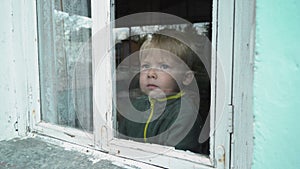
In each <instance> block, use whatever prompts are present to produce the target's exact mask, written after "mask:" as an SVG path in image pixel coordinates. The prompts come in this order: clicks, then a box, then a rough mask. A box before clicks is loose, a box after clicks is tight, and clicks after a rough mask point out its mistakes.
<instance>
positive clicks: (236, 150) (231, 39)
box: [20, 0, 255, 168]
mask: <svg viewBox="0 0 300 169" xmlns="http://www.w3.org/2000/svg"><path fill="white" fill-rule="evenodd" d="M213 2H214V3H213V10H214V13H213V32H215V33H214V34H213V36H212V45H213V46H215V47H216V49H215V50H213V52H212V55H213V57H212V58H213V60H212V63H213V66H212V67H213V68H212V77H211V79H215V81H212V85H213V86H216V89H215V90H212V91H211V92H212V93H211V95H212V104H214V105H215V107H213V108H212V112H217V111H218V110H220V109H222V108H221V107H220V105H218V98H220V97H219V94H220V93H222V92H220V91H224V86H221V85H220V81H219V78H218V77H219V75H220V73H221V72H223V71H221V70H220V69H219V68H220V64H221V63H222V65H223V68H224V72H225V76H226V77H227V79H231V80H230V81H226V83H227V84H228V86H227V87H226V88H225V91H226V92H225V95H226V96H227V98H228V99H227V100H226V104H225V105H226V106H225V108H226V109H225V111H224V113H222V116H218V114H217V115H216V116H213V117H212V118H211V121H212V122H216V121H217V122H220V123H218V125H219V126H220V127H218V126H216V127H217V130H216V131H215V132H214V139H211V143H210V146H211V147H212V148H211V155H210V158H206V157H201V156H199V155H194V154H188V153H185V152H181V151H170V153H168V154H165V155H157V156H155V157H153V158H149V159H142V160H140V161H142V162H146V163H150V164H155V165H158V166H164V167H169V168H173V167H174V166H175V167H177V168H178V167H180V166H182V167H184V168H188V167H189V166H193V167H199V168H232V167H240V168H249V167H250V166H251V162H252V136H253V135H252V125H251V122H252V111H251V106H252V104H251V103H252V101H244V100H240V98H241V97H242V96H243V97H251V96H252V93H251V87H253V86H252V85H251V84H249V87H246V89H247V90H246V91H244V88H245V87H244V88H243V87H240V86H238V85H241V84H246V85H247V83H248V82H249V83H251V82H252V79H253V64H252V63H253V49H254V40H253V39H254V36H255V31H254V30H255V1H251V2H250V1H249V2H248V1H247V2H246V1H243V2H239V1H235V0H229V1H226V2H225V1H221V0H214V1H213ZM24 4H25V6H26V7H28V9H27V10H28V11H25V12H26V14H27V15H28V17H26V18H27V19H26V20H27V21H28V23H32V24H26V26H25V28H24V29H26V30H28V32H27V33H26V34H25V33H24V36H23V38H24V39H23V40H24V45H25V46H26V47H25V49H26V50H25V51H24V52H25V55H26V65H27V72H26V76H27V83H28V84H27V87H28V89H27V93H28V112H24V114H25V113H26V114H27V115H25V116H27V117H28V119H27V122H24V121H20V123H22V124H23V123H26V124H27V125H26V126H27V130H26V131H27V132H29V133H33V134H34V133H38V134H42V135H46V136H50V137H54V138H59V139H61V140H64V141H67V142H71V143H75V144H79V145H83V146H89V147H95V148H96V149H99V150H101V151H107V152H109V153H111V154H115V155H116V156H126V157H130V155H132V154H135V153H142V155H143V156H145V155H151V154H153V153H155V152H153V147H155V148H154V149H160V150H162V149H166V147H164V146H160V145H151V146H149V145H148V144H145V143H137V142H132V141H127V140H120V139H115V138H114V137H113V133H112V132H111V131H109V130H108V129H109V127H112V125H113V122H112V120H111V119H112V103H111V102H110V101H111V98H112V95H113V93H112V83H111V74H110V71H103V75H104V77H105V78H104V79H103V86H94V87H95V88H98V90H100V91H102V92H103V94H104V95H102V96H103V98H104V99H103V100H102V102H101V103H100V105H101V106H100V107H101V109H100V110H101V112H96V111H94V133H93V134H87V133H85V132H82V131H80V130H77V129H72V128H66V127H60V126H57V125H51V124H48V123H44V122H42V121H41V116H40V113H41V112H40V95H39V92H40V90H39V89H40V88H39V68H38V66H39V65H38V42H37V19H36V0H34V1H26V2H24ZM110 5H111V4H110V1H109V0H102V1H98V0H92V19H93V35H94V33H96V32H97V31H98V30H99V29H101V27H103V26H104V25H105V24H106V23H109V22H110ZM248 21H249V22H248ZM25 42H28V43H25ZM96 42H97V41H95V42H93V45H95V44H96ZM234 56H235V57H234ZM237 56H245V57H237ZM216 58H218V60H219V61H220V62H217V60H216ZM104 62H106V63H107V64H106V65H107V67H108V68H109V67H111V65H112V64H111V60H109V59H107V60H105V61H104ZM95 63H96V60H94V62H93V64H95ZM242 63H244V64H245V65H246V66H247V67H246V68H245V67H243V65H242ZM106 70H108V69H106ZM243 73H249V74H247V75H249V76H247V77H244V76H241V74H243ZM215 103H217V104H215ZM245 105H246V106H245ZM243 108H249V110H242V109H243ZM236 109H238V110H240V109H241V112H238V111H235V112H234V119H233V110H236ZM242 113H244V114H242ZM101 114H102V115H103V114H104V115H105V117H106V119H108V120H106V121H102V122H101V121H97V119H98V118H99V116H101ZM245 115H246V116H247V118H244V116H245ZM21 120H22V119H21ZM243 122H245V123H246V124H247V126H246V127H241V125H240V124H242V123H243ZM214 124H215V123H212V125H214ZM212 127H213V128H214V127H215V126H212ZM233 130H234V132H232V131H233ZM241 137H243V139H239V138H241ZM139 148H141V150H138V149H139ZM150 160H151V161H150ZM241 166H243V167H241Z"/></svg>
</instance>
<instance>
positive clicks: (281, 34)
mask: <svg viewBox="0 0 300 169" xmlns="http://www.w3.org/2000/svg"><path fill="white" fill-rule="evenodd" d="M256 1H257V10H256V19H257V20H256V23H257V27H256V56H255V57H256V60H255V74H254V116H255V118H254V138H255V139H254V162H253V168H254V169H267V168H272V169H273V168H278V169H282V168H284V169H289V168H300V160H299V154H300V143H299V138H300V124H299V120H300V118H299V117H300V108H299V106H300V52H299V49H300V10H299V8H300V1H299V0H285V1H283V0H273V1H270V0H269V1H266V0H256Z"/></svg>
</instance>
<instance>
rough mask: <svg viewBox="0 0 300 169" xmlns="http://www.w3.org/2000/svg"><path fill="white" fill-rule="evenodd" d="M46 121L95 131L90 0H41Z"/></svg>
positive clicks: (41, 61) (41, 86) (40, 50)
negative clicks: (90, 43) (90, 42)
mask: <svg viewBox="0 0 300 169" xmlns="http://www.w3.org/2000/svg"><path fill="white" fill-rule="evenodd" d="M37 11H38V14H37V15H38V16H37V17H38V37H39V39H38V42H39V67H40V93H41V94H40V95H41V116H42V120H43V121H45V122H49V123H52V124H58V125H62V126H68V127H73V128H78V129H82V130H86V131H92V130H93V123H92V122H93V114H92V57H91V50H90V45H89V41H90V37H91V18H90V15H91V14H90V13H91V7H90V0H76V1H73V0H51V1H49V0H39V1H37Z"/></svg>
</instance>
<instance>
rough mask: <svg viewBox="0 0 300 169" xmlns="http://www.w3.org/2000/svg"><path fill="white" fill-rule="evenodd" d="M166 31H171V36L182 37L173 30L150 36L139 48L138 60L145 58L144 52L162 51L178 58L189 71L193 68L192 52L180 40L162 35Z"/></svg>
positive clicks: (180, 33)
mask: <svg viewBox="0 0 300 169" xmlns="http://www.w3.org/2000/svg"><path fill="white" fill-rule="evenodd" d="M166 31H168V32H169V31H172V34H174V33H175V34H176V37H178V36H179V37H180V36H182V35H183V33H182V32H177V31H174V30H164V31H161V32H158V33H154V34H152V36H151V37H150V38H147V39H146V40H145V42H144V43H143V45H142V46H141V48H140V59H141V57H143V56H146V53H145V52H146V50H148V49H162V50H165V51H168V52H171V53H172V54H174V55H176V56H177V57H179V58H180V59H181V60H183V61H184V62H185V63H186V64H187V65H188V66H189V67H190V69H192V68H193V60H194V59H193V58H194V52H193V51H192V50H191V49H190V48H189V47H188V46H187V45H186V44H184V43H183V42H181V41H180V40H178V39H176V38H173V37H171V36H167V35H165V34H163V33H164V32H166Z"/></svg>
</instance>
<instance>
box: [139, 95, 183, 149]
mask: <svg viewBox="0 0 300 169" xmlns="http://www.w3.org/2000/svg"><path fill="white" fill-rule="evenodd" d="M183 95H184V92H182V91H181V92H179V93H177V94H176V95H172V96H168V97H165V98H162V99H152V98H149V101H150V115H149V117H148V120H147V122H146V124H145V128H144V142H145V143H146V142H147V130H148V126H149V123H150V121H151V119H152V117H153V114H154V107H155V102H156V101H159V102H163V101H167V100H172V99H178V98H180V97H182V96H183Z"/></svg>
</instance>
